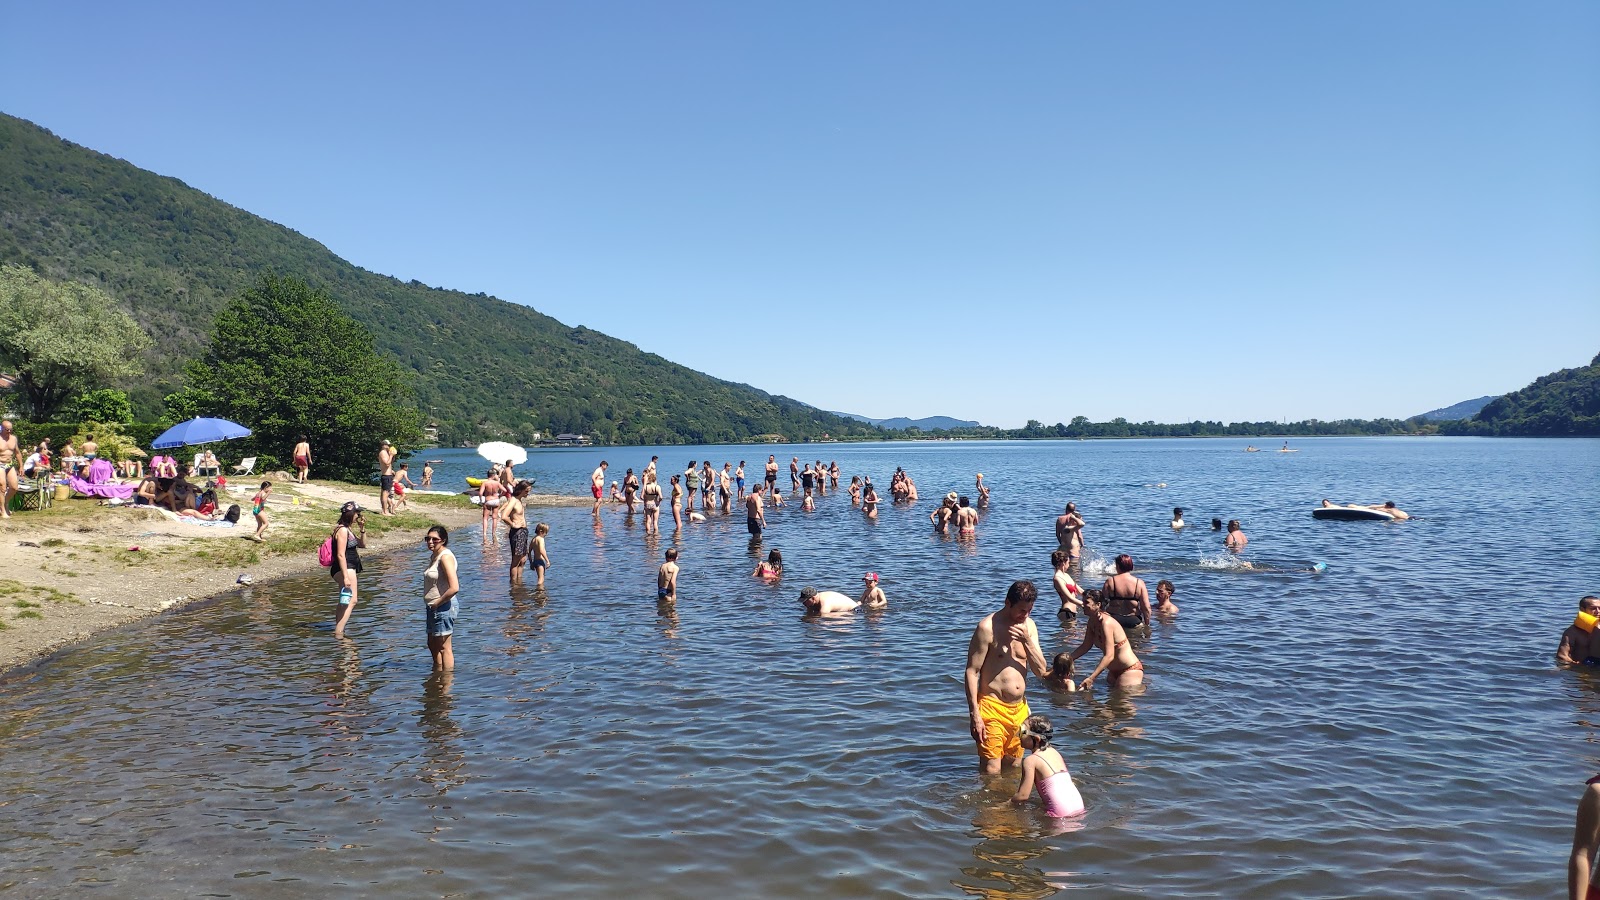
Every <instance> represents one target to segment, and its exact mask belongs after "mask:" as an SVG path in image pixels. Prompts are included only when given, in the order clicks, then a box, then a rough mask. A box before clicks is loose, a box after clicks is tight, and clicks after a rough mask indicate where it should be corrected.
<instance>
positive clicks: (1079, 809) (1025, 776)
mask: <svg viewBox="0 0 1600 900" xmlns="http://www.w3.org/2000/svg"><path fill="white" fill-rule="evenodd" d="M1054 733H1055V729H1054V728H1052V727H1051V725H1050V720H1049V719H1047V718H1045V717H1044V716H1029V717H1028V719H1027V721H1025V722H1023V723H1022V731H1021V737H1022V749H1024V750H1031V751H1033V752H1032V753H1030V754H1029V755H1028V757H1027V759H1024V760H1023V761H1022V782H1021V783H1020V784H1018V785H1017V793H1016V794H1015V795H1014V796H1012V798H1011V802H1012V803H1026V802H1027V801H1028V798H1029V796H1031V795H1032V794H1033V789H1034V788H1035V787H1037V788H1038V789H1039V799H1040V800H1043V801H1044V814H1045V815H1047V816H1049V817H1051V818H1053V819H1065V818H1068V817H1071V816H1081V815H1083V813H1084V806H1083V795H1082V794H1080V793H1079V792H1078V786H1077V785H1075V784H1073V783H1072V776H1071V775H1070V774H1068V773H1067V763H1066V761H1065V760H1063V759H1062V758H1061V754H1060V753H1059V752H1057V751H1056V749H1055V748H1054V747H1052V746H1050V739H1051V737H1052V736H1053V735H1054Z"/></svg>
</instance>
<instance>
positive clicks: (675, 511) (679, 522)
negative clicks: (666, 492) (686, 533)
mask: <svg viewBox="0 0 1600 900" xmlns="http://www.w3.org/2000/svg"><path fill="white" fill-rule="evenodd" d="M680 477H681V476H678V475H674V476H672V479H671V482H672V496H671V498H669V502H670V503H671V504H672V527H674V528H682V527H683V512H682V510H680V509H679V506H678V503H679V501H681V500H682V499H683V485H682V484H680V483H679V482H678V479H679V478H680Z"/></svg>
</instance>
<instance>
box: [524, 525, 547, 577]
mask: <svg viewBox="0 0 1600 900" xmlns="http://www.w3.org/2000/svg"><path fill="white" fill-rule="evenodd" d="M549 534H550V526H549V525H546V524H545V523H543V522H540V523H539V527H537V528H535V529H533V547H532V549H531V550H529V551H528V552H529V555H530V556H531V557H532V558H531V559H529V560H528V565H529V566H532V567H533V571H534V572H536V573H537V574H538V576H539V580H538V582H537V583H536V584H535V585H534V586H535V587H544V570H545V569H548V568H550V554H549V553H548V552H546V551H545V546H544V539H545V537H547V536H548V535H549Z"/></svg>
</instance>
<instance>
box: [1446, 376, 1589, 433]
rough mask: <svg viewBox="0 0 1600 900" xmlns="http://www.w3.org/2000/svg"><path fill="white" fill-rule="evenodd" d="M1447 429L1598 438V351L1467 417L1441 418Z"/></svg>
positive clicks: (1497, 399) (1496, 399)
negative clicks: (1580, 363)
mask: <svg viewBox="0 0 1600 900" xmlns="http://www.w3.org/2000/svg"><path fill="white" fill-rule="evenodd" d="M1440 430H1441V431H1443V432H1444V433H1445V434H1475V435H1491V436H1495V437H1515V436H1522V437H1600V356H1596V357H1595V358H1594V359H1592V360H1590V361H1589V365H1587V366H1584V367H1582V368H1577V369H1562V370H1561V371H1559V372H1552V373H1551V374H1549V375H1545V376H1543V377H1541V378H1537V379H1534V382H1533V384H1530V385H1528V386H1527V387H1525V388H1523V389H1522V390H1520V391H1513V392H1511V393H1509V394H1506V395H1505V396H1504V397H1497V398H1495V399H1494V400H1492V401H1490V403H1489V405H1487V406H1485V407H1484V408H1483V409H1482V410H1480V411H1479V412H1478V414H1477V415H1476V416H1473V417H1472V418H1471V419H1466V420H1464V421H1460V422H1445V423H1443V424H1441V425H1440Z"/></svg>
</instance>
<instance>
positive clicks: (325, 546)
mask: <svg viewBox="0 0 1600 900" xmlns="http://www.w3.org/2000/svg"><path fill="white" fill-rule="evenodd" d="M317 564H318V565H320V566H322V567H323V568H327V567H329V566H331V565H333V535H331V534H330V535H328V539H327V540H325V541H323V542H322V546H321V547H318V548H317Z"/></svg>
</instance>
